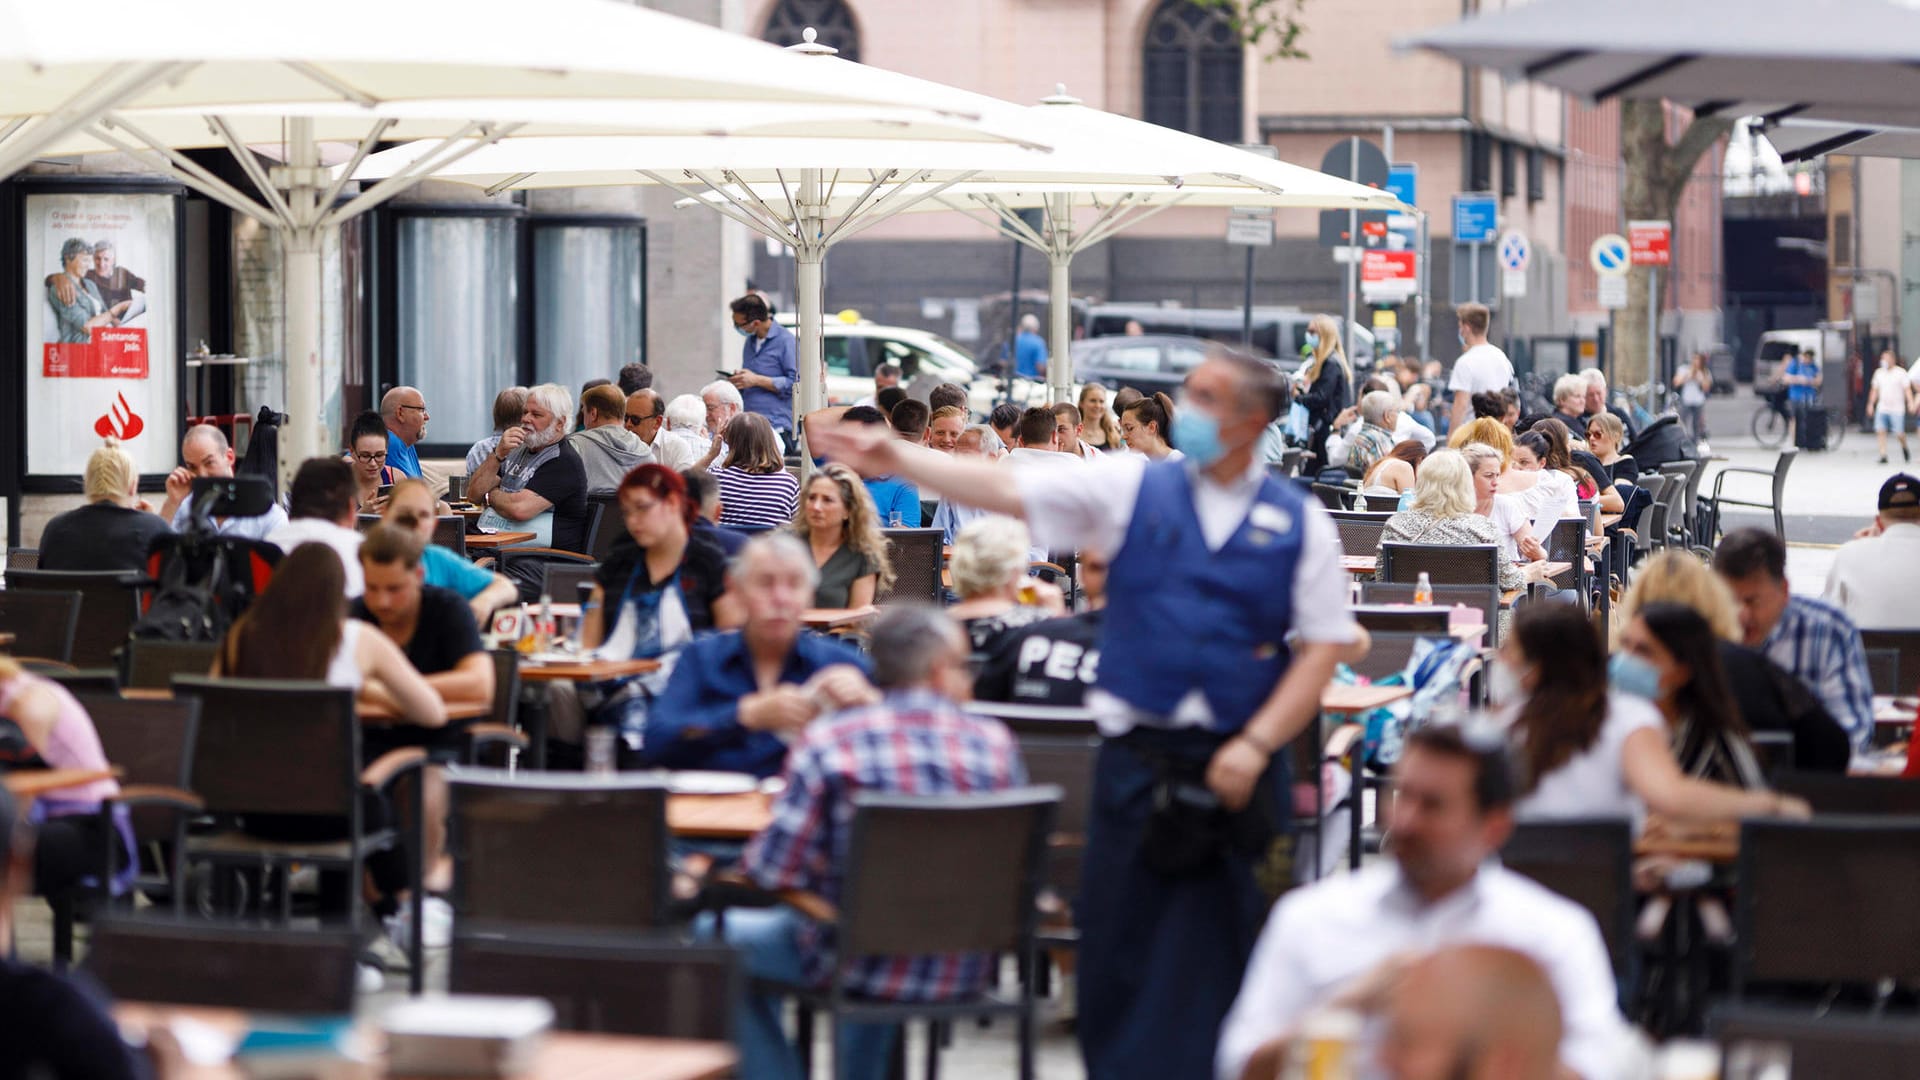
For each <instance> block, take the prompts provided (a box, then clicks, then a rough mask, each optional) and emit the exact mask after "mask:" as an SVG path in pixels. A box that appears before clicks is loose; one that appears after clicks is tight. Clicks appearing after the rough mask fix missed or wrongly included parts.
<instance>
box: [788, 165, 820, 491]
mask: <svg viewBox="0 0 1920 1080" xmlns="http://www.w3.org/2000/svg"><path fill="white" fill-rule="evenodd" d="M797 209H798V211H799V213H798V214H797V215H796V220H795V221H794V238H793V239H794V243H793V267H794V278H793V292H794V298H795V299H796V300H797V301H798V306H799V310H798V313H797V314H798V316H799V323H800V350H799V367H800V401H799V408H798V412H799V415H801V416H806V415H808V414H809V413H812V412H814V411H815V410H817V409H821V408H824V407H826V404H827V395H826V384H825V381H824V380H825V377H826V370H825V366H824V365H825V360H824V359H823V357H824V353H823V351H822V349H821V335H822V334H823V333H824V329H823V328H824V325H825V321H826V319H825V311H826V296H825V286H824V284H823V281H822V274H821V269H822V267H823V264H824V263H825V261H826V257H827V249H826V246H825V244H824V243H823V239H824V237H823V232H824V226H825V224H826V222H825V220H824V218H823V216H822V214H821V209H822V208H821V205H820V170H819V169H803V170H801V173H800V197H799V200H798V207H797ZM812 461H813V454H812V453H811V452H810V451H806V450H803V451H802V453H801V455H800V475H801V479H803V480H804V479H805V478H806V477H807V475H808V474H809V473H811V472H812V464H811V463H812Z"/></svg>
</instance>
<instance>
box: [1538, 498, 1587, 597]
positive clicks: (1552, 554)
mask: <svg viewBox="0 0 1920 1080" xmlns="http://www.w3.org/2000/svg"><path fill="white" fill-rule="evenodd" d="M1542 546H1544V547H1545V548H1546V549H1547V561H1548V562H1563V563H1568V564H1570V565H1569V566H1568V567H1567V569H1566V570H1565V571H1563V572H1561V573H1560V574H1559V575H1557V576H1555V577H1553V578H1550V579H1548V583H1549V584H1551V585H1552V586H1553V587H1554V588H1556V589H1573V590H1575V591H1576V592H1577V593H1579V595H1580V602H1581V605H1582V606H1583V607H1584V606H1586V604H1587V601H1588V599H1589V598H1590V596H1591V593H1592V580H1591V576H1590V575H1589V574H1588V573H1587V559H1586V551H1587V519H1586V518H1561V519H1560V520H1558V521H1556V522H1554V523H1553V528H1551V529H1549V530H1548V531H1547V536H1546V542H1545V544H1543V545H1542Z"/></svg>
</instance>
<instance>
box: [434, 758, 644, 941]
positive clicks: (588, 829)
mask: <svg viewBox="0 0 1920 1080" xmlns="http://www.w3.org/2000/svg"><path fill="white" fill-rule="evenodd" d="M447 780H448V785H449V789H450V793H451V796H452V801H451V818H452V822H453V827H452V830H451V832H450V834H449V837H448V848H449V851H450V853H451V854H452V856H453V871H454V886H453V896H452V900H453V912H454V935H455V936H456V937H462V936H467V935H471V934H481V933H486V932H489V931H493V930H497V929H498V928H502V927H514V926H524V927H548V928H569V929H574V930H597V931H611V932H637V931H643V930H649V929H652V928H655V927H658V926H660V925H661V924H663V923H664V922H665V921H666V920H667V915H668V890H669V886H670V885H671V878H672V876H671V873H670V872H669V870H668V866H667V856H668V833H667V788H666V785H665V784H664V783H662V782H661V781H660V780H659V779H657V778H653V777H643V776H641V775H639V774H633V773H629V774H624V775H621V774H616V776H614V777H600V776H590V775H587V774H584V773H561V772H520V773H516V774H509V773H507V772H506V771H505V770H501V769H481V768H472V767H466V766H462V767H458V768H452V769H449V770H448V771H447Z"/></svg>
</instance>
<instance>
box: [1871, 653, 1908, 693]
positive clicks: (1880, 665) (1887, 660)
mask: <svg viewBox="0 0 1920 1080" xmlns="http://www.w3.org/2000/svg"><path fill="white" fill-rule="evenodd" d="M1865 651H1866V654H1867V678H1868V679H1869V680H1870V681H1871V682H1872V683H1873V692H1874V693H1876V694H1904V693H1906V692H1907V690H1906V689H1903V688H1902V687H1901V685H1900V650H1899V649H1893V648H1887V649H1867V650H1865Z"/></svg>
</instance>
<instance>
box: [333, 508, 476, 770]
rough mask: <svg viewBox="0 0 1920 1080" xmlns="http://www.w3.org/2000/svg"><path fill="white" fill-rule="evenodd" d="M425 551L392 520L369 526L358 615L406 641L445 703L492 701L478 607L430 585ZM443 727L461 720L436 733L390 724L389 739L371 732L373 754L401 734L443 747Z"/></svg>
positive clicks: (407, 741) (414, 742)
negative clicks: (476, 621)
mask: <svg viewBox="0 0 1920 1080" xmlns="http://www.w3.org/2000/svg"><path fill="white" fill-rule="evenodd" d="M421 550H422V544H421V542H420V537H419V536H418V534H416V533H414V532H412V531H411V530H408V529H402V528H400V527H399V526H396V525H388V524H386V523H385V522H382V523H380V524H378V525H375V526H373V527H372V528H371V529H368V530H367V536H366V539H365V540H364V541H363V542H362V543H361V544H360V568H361V571H362V573H363V574H364V576H365V577H366V582H367V584H366V592H365V593H364V594H362V595H361V597H360V599H358V600H355V601H354V602H353V617H354V618H356V619H359V620H361V621H362V622H368V623H372V624H373V625H375V626H377V627H379V628H380V631H381V633H384V634H386V635H387V637H389V638H391V639H392V640H393V643H394V644H395V645H398V646H400V651H402V652H404V653H406V654H407V659H408V660H409V661H411V662H412V664H413V666H414V668H415V669H416V670H417V671H419V672H420V674H421V675H423V676H425V677H426V680H427V684H428V685H429V686H432V687H433V688H434V690H435V691H437V692H438V693H439V694H440V697H441V698H442V699H443V700H445V701H447V702H449V703H468V702H477V703H479V704H482V705H491V704H492V702H493V661H492V660H491V659H490V658H489V657H488V656H487V652H486V648H485V647H484V646H483V645H482V644H481V643H480V629H479V627H478V626H476V625H475V624H474V621H473V611H472V609H470V608H468V607H467V603H466V601H464V600H462V599H460V594H459V593H456V592H454V591H453V590H451V589H442V588H439V587H437V586H434V585H428V584H427V583H426V570H425V568H424V567H423V566H422V565H421V563H420V553H421ZM439 730H445V731H456V732H457V731H458V725H449V726H448V728H445V729H431V730H430V729H426V728H420V729H415V730H405V729H393V728H389V729H386V731H388V732H390V733H392V734H391V735H390V736H388V737H383V738H376V737H375V736H374V733H373V732H372V731H369V732H368V736H367V758H368V760H372V759H373V758H374V757H376V756H377V755H376V754H375V753H374V747H375V744H385V743H392V740H393V739H394V738H399V739H401V740H402V741H400V742H398V743H396V744H394V745H409V746H422V745H434V746H439V745H442V744H444V743H446V742H447V740H446V739H445V738H439V737H435V736H436V735H437V734H438V731H439ZM416 731H417V735H416V733H415V732H416ZM387 748H388V749H391V745H388V746H387Z"/></svg>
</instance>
